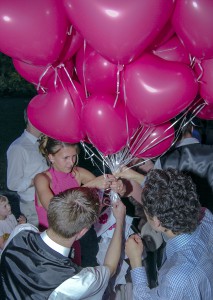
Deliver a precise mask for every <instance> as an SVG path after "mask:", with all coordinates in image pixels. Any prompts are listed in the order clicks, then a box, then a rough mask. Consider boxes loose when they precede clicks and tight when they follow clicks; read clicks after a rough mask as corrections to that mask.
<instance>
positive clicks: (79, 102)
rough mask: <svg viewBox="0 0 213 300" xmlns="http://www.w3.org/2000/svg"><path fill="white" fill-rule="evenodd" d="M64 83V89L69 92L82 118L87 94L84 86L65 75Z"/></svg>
mask: <svg viewBox="0 0 213 300" xmlns="http://www.w3.org/2000/svg"><path fill="white" fill-rule="evenodd" d="M62 83H63V86H64V88H65V89H66V90H67V91H68V92H69V94H70V97H71V99H72V101H73V104H74V108H75V110H76V112H77V114H78V115H79V117H80V116H81V111H82V108H83V105H84V104H85V103H86V99H85V92H84V89H83V87H82V85H81V84H80V83H79V82H77V81H76V80H72V79H71V80H70V79H69V78H68V77H67V76H66V74H63V77H62Z"/></svg>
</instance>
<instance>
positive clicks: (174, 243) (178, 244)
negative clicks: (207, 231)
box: [166, 228, 198, 258]
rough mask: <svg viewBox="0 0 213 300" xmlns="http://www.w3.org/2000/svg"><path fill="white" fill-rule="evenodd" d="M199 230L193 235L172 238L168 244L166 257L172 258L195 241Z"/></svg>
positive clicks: (186, 234)
mask: <svg viewBox="0 0 213 300" xmlns="http://www.w3.org/2000/svg"><path fill="white" fill-rule="evenodd" d="M197 231H198V228H197V229H196V230H195V231H194V232H193V233H183V234H180V235H177V236H175V237H174V238H171V239H169V240H168V241H167V243H166V257H167V258H170V257H171V256H172V255H173V254H174V253H175V252H178V251H179V250H180V249H181V248H182V247H184V246H185V245H186V244H187V243H189V242H190V241H192V240H194V238H195V235H196V234H197Z"/></svg>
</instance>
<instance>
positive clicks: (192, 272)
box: [131, 209, 213, 300]
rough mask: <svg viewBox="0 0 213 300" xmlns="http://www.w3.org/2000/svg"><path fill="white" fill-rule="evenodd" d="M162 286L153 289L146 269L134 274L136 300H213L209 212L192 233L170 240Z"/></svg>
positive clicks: (211, 220) (161, 274)
mask: <svg viewBox="0 0 213 300" xmlns="http://www.w3.org/2000/svg"><path fill="white" fill-rule="evenodd" d="M165 251H166V252H165V254H166V260H165V262H164V264H163V265H162V267H161V269H160V270H159V273H158V286H157V287H156V288H153V289H149V287H148V284H147V276H146V272H145V268H144V267H140V268H135V269H133V270H132V271H131V276H132V282H133V299H134V300H143V299H144V300H150V299H156V300H157V299H162V300H171V299H173V300H199V299H200V300H201V299H202V300H211V299H213V215H212V214H211V213H210V211H209V210H207V209H206V211H205V216H204V217H203V219H202V221H201V223H200V225H199V226H198V228H197V229H196V230H195V231H194V232H193V233H192V234H181V235H178V236H176V237H174V238H172V239H169V240H168V242H167V245H166V249H165Z"/></svg>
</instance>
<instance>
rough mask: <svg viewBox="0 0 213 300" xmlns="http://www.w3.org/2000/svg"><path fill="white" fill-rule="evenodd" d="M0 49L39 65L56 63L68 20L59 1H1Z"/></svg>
mask: <svg viewBox="0 0 213 300" xmlns="http://www.w3.org/2000/svg"><path fill="white" fill-rule="evenodd" d="M0 28H1V31H0V51H1V52H3V53H5V54H6V55H8V56H11V57H14V58H16V59H20V60H23V61H25V62H27V63H31V64H36V65H44V66H45V65H47V64H48V63H53V62H55V61H56V60H57V59H58V57H59V54H60V52H61V50H62V48H63V46H64V41H65V39H66V32H67V28H68V20H67V17H66V15H65V12H64V9H63V6H62V5H61V4H60V1H58V0H45V1H44V0H36V1H28V0H19V1H18V2H17V1H16V0H10V1H8V0H1V1H0Z"/></svg>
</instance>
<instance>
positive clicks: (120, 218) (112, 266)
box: [104, 201, 126, 276]
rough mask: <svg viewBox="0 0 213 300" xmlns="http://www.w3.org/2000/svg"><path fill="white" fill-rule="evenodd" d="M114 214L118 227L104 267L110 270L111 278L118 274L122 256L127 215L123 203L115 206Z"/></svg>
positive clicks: (117, 203)
mask: <svg viewBox="0 0 213 300" xmlns="http://www.w3.org/2000/svg"><path fill="white" fill-rule="evenodd" d="M113 214H114V217H115V219H116V227H115V231H114V234H113V237H112V240H111V242H110V245H109V248H108V250H107V253H106V256H105V260H104V265H105V266H107V267H108V268H109V270H110V274H111V276H113V275H114V274H115V272H116V269H117V266H118V262H119V259H120V255H121V245H122V234H123V226H124V220H125V215H126V207H125V205H124V204H123V203H122V202H121V201H117V202H116V203H114V204H113Z"/></svg>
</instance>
